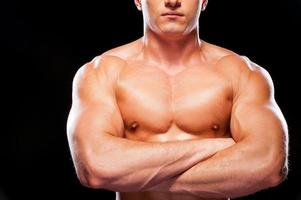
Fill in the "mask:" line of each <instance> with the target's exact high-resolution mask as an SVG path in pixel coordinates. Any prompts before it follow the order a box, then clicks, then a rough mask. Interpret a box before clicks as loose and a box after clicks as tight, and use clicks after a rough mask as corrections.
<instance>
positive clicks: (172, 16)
mask: <svg viewBox="0 0 301 200" xmlns="http://www.w3.org/2000/svg"><path fill="white" fill-rule="evenodd" d="M163 17H168V18H169V19H176V18H178V17H183V16H182V15H163Z"/></svg>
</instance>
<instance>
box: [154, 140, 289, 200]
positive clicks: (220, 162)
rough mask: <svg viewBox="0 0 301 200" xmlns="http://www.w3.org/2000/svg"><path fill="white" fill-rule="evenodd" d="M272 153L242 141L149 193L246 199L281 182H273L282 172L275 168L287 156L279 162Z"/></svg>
mask: <svg viewBox="0 0 301 200" xmlns="http://www.w3.org/2000/svg"><path fill="white" fill-rule="evenodd" d="M266 152H268V151H266ZM271 154H273V153H270V152H269V153H267V154H266V155H263V154H262V153H261V151H258V150H256V147H255V148H254V142H252V141H248V140H245V141H242V142H238V143H236V144H235V145H233V146H232V147H230V148H228V149H225V150H222V151H220V152H218V153H216V154H215V155H214V156H212V157H211V158H209V159H207V160H205V161H204V162H200V163H198V164H196V165H195V166H193V167H192V168H190V169H188V170H187V171H185V172H184V173H182V174H181V175H179V176H176V177H173V178H172V179H169V180H166V181H164V182H162V183H161V184H158V185H156V186H154V187H153V188H150V189H149V191H165V192H166V191H169V192H173V193H183V194H191V195H196V196H199V197H203V198H227V197H239V196H245V195H248V194H251V193H254V192H256V191H259V190H261V189H264V188H267V187H269V186H271V185H273V184H275V183H277V180H276V182H274V183H273V182H271V180H272V179H271V177H272V176H274V174H275V173H274V172H275V171H277V170H279V169H276V168H277V167H275V168H273V166H280V165H281V163H282V162H283V157H282V156H281V154H279V156H278V159H274V160H273V159H271V158H272V157H274V158H275V156H273V155H271ZM271 161H272V162H274V163H271ZM276 179H277V178H276Z"/></svg>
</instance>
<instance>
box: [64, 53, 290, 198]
mask: <svg viewBox="0 0 301 200" xmlns="http://www.w3.org/2000/svg"><path fill="white" fill-rule="evenodd" d="M114 65H116V66H117V65H119V66H120V65H122V61H120V59H117V58H114V57H109V58H108V57H107V58H101V59H100V60H99V61H98V62H97V66H96V64H95V63H94V62H92V63H89V64H87V65H86V66H84V67H82V68H81V69H80V70H79V71H78V73H77V75H76V76H75V79H74V85H73V104H72V108H71V111H70V115H69V118H68V126H67V133H68V140H69V145H70V149H71V154H72V158H73V161H74V164H75V168H76V172H77V175H78V177H79V180H80V181H81V182H82V184H84V185H86V186H88V187H93V188H103V189H108V190H113V191H124V192H133V191H164V192H174V193H185V194H192V195H197V196H200V197H210V198H211V197H214V198H215V197H217V198H220V197H236V196H243V195H246V194H249V193H252V192H255V191H258V190H260V189H263V188H267V187H271V186H274V185H277V184H278V183H280V182H281V180H283V177H284V176H285V173H282V174H281V173H280V172H282V169H285V167H286V155H287V130H286V124H285V120H284V118H283V116H282V114H281V112H280V110H279V108H278V107H277V104H276V103H275V101H274V99H273V90H272V85H271V80H270V79H269V76H268V75H267V74H266V73H264V72H262V71H259V70H258V69H256V70H254V71H251V72H249V76H248V79H247V80H246V81H245V82H243V83H241V89H240V90H239V92H237V94H238V95H237V96H236V99H235V102H234V104H233V111H232V117H231V133H232V136H233V139H234V140H235V142H236V143H235V144H234V142H233V140H232V139H229V138H224V139H206V140H190V141H179V142H166V143H146V142H139V141H131V140H127V139H124V138H122V134H123V128H124V127H123V121H122V118H121V116H120V112H119V110H118V106H117V103H116V100H115V98H114V81H113V80H114V77H115V76H116V73H115V72H116V71H114V70H112V69H113V68H114V67H115V68H117V67H116V66H114ZM109 66H111V67H112V68H109ZM250 94H251V95H250ZM254 94H256V95H254Z"/></svg>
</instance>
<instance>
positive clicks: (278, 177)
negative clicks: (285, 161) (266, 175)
mask: <svg viewBox="0 0 301 200" xmlns="http://www.w3.org/2000/svg"><path fill="white" fill-rule="evenodd" d="M287 175H288V167H287V166H286V165H285V166H282V167H281V168H280V169H278V170H276V171H275V172H274V173H273V174H272V175H271V176H270V179H269V186H270V187H276V186H278V185H280V184H281V183H282V182H283V181H284V180H285V179H286V178H287Z"/></svg>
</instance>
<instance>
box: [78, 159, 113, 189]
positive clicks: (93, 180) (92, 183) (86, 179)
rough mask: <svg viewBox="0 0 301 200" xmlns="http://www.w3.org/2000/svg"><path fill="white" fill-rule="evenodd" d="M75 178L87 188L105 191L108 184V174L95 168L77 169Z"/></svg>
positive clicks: (87, 166) (86, 166) (82, 167)
mask: <svg viewBox="0 0 301 200" xmlns="http://www.w3.org/2000/svg"><path fill="white" fill-rule="evenodd" d="M76 172H77V177H78V179H79V181H80V183H81V184H82V185H83V186H85V187H88V188H93V189H106V187H107V183H108V179H109V178H108V173H106V172H104V170H101V169H99V168H97V167H95V166H89V165H84V166H81V167H77V170H76Z"/></svg>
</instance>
